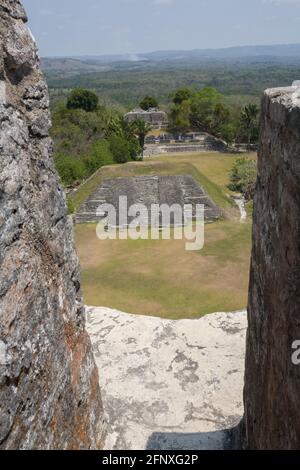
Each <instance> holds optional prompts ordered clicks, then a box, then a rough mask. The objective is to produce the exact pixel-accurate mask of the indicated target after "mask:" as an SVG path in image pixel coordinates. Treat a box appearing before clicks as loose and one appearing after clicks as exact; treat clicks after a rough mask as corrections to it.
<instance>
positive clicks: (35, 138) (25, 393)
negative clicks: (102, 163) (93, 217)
mask: <svg viewBox="0 0 300 470" xmlns="http://www.w3.org/2000/svg"><path fill="white" fill-rule="evenodd" d="M25 22H26V14H25V12H24V10H23V7H22V5H21V4H20V3H19V1H17V0H0V448H2V449H13V448H21V449H29V448H30V449H32V448H35V449H41V448H46V449H53V448H55V449H67V448H69V449H86V448H96V447H99V446H101V443H102V442H101V441H102V437H101V434H102V431H103V423H102V405H101V399H100V392H99V386H98V373H97V369H96V367H95V363H94V358H93V355H92V351H91V344H90V339H89V336H88V335H87V333H86V330H85V321H84V307H83V304H82V297H81V292H80V283H79V265H78V259H77V256H76V253H75V250H74V244H73V227H72V222H71V220H70V219H69V218H68V216H67V211H66V202H65V196H64V192H63V189H62V187H61V185H60V182H59V180H58V177H57V174H56V171H55V169H54V164H53V159H52V156H51V155H52V143H51V140H50V139H49V137H48V134H49V128H50V117H49V112H48V104H49V103H48V91H47V87H46V85H45V82H44V79H43V76H42V74H41V72H40V70H39V67H38V57H37V50H36V45H35V42H34V40H33V38H32V36H31V34H30V32H29V30H28V29H27V27H26V26H25Z"/></svg>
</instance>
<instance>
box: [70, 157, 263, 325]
mask: <svg viewBox="0 0 300 470" xmlns="http://www.w3.org/2000/svg"><path fill="white" fill-rule="evenodd" d="M236 158H237V156H236V155H228V154H218V153H207V154H206V153H205V154H203V153H202V154H182V155H176V156H175V155H172V156H169V155H163V156H161V157H153V158H152V159H149V160H146V161H145V162H131V163H128V164H125V165H114V166H111V167H104V168H102V169H101V170H99V171H98V172H97V173H96V174H95V175H94V176H93V178H91V179H90V180H89V181H88V182H87V183H86V184H85V185H83V186H82V187H81V188H80V189H79V190H78V191H77V193H76V194H75V198H76V199H75V200H74V197H73V201H74V204H75V205H76V204H77V205H78V204H79V203H81V202H83V200H85V199H86V197H87V195H89V194H90V193H91V191H93V190H95V189H96V187H97V186H98V185H99V184H100V183H101V181H102V180H103V178H108V177H109V178H111V177H118V176H136V175H176V174H191V175H192V176H194V178H195V179H196V180H197V181H199V183H200V184H201V185H203V187H204V188H205V190H206V191H207V192H208V193H209V195H210V196H211V197H212V199H213V200H214V201H215V202H216V203H217V204H219V205H220V207H221V208H222V209H223V211H224V213H225V215H226V217H224V218H223V219H222V220H220V221H218V222H216V223H213V224H207V225H206V226H205V246H204V249H203V250H201V251H194V252H187V251H186V250H185V241H184V240H137V241H133V240H105V241H100V240H98V239H97V237H96V232H95V230H96V225H94V224H83V225H77V226H76V227H75V236H76V245H77V249H78V253H79V256H80V260H81V267H82V287H83V293H84V300H85V302H86V304H88V305H95V306H97V305H99V306H106V307H111V308H116V309H118V310H123V311H125V312H130V313H135V314H148V315H154V316H160V317H165V318H171V319H179V318H199V317H201V316H203V315H205V314H208V313H212V312H217V311H234V310H239V309H242V308H245V306H246V304H247V295H248V279H249V264H250V263H249V261H250V250H251V218H250V217H249V219H248V221H247V222H246V223H240V221H239V211H238V209H237V208H236V207H235V206H234V205H233V203H232V200H231V198H230V196H231V193H230V191H229V190H228V189H227V184H228V180H229V171H230V169H231V167H232V165H233V163H234V160H235V159H236ZM253 158H254V157H253ZM249 209H250V208H249ZM250 212H251V209H250V210H249V213H250Z"/></svg>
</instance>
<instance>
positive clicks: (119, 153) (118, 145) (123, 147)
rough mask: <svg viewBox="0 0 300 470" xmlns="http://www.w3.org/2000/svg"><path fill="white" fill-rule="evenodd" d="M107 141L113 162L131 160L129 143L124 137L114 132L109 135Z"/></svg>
mask: <svg viewBox="0 0 300 470" xmlns="http://www.w3.org/2000/svg"><path fill="white" fill-rule="evenodd" d="M109 142H110V150H111V152H112V154H113V156H114V160H115V162H117V163H126V162H129V161H130V160H131V153H130V144H129V142H128V141H127V140H126V139H124V137H122V136H119V135H116V134H115V135H112V136H111V137H110V139H109Z"/></svg>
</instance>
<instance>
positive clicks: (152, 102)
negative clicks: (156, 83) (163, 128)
mask: <svg viewBox="0 0 300 470" xmlns="http://www.w3.org/2000/svg"><path fill="white" fill-rule="evenodd" d="M140 107H141V108H142V109H143V110H144V111H148V109H150V108H158V101H157V99H155V98H153V96H145V98H144V99H143V100H142V101H141V102H140Z"/></svg>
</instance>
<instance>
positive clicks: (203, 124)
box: [190, 87, 223, 133]
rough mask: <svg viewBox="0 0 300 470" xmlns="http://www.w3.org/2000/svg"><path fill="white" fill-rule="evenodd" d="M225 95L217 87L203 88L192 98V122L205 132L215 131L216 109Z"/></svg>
mask: <svg viewBox="0 0 300 470" xmlns="http://www.w3.org/2000/svg"><path fill="white" fill-rule="evenodd" d="M222 100H223V95H222V94H221V93H219V92H218V91H217V90H216V89H215V88H209V87H207V88H203V89H202V90H200V91H198V92H197V93H195V94H194V95H193V97H192V99H191V114H190V119H191V124H192V126H193V127H195V128H196V129H199V130H200V131H203V132H209V133H212V132H213V127H214V119H215V117H216V115H215V111H216V109H217V105H220V103H222Z"/></svg>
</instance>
